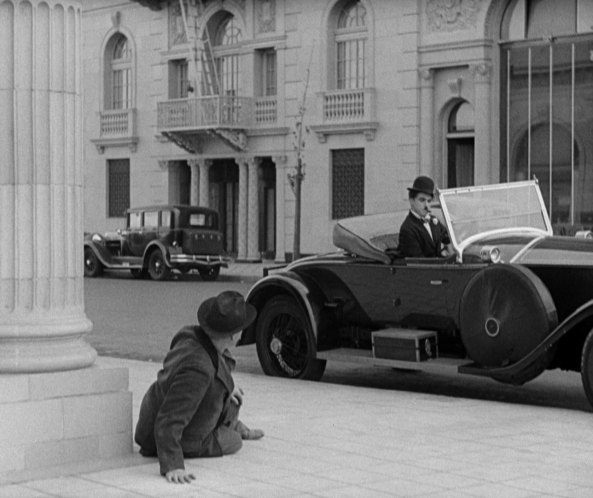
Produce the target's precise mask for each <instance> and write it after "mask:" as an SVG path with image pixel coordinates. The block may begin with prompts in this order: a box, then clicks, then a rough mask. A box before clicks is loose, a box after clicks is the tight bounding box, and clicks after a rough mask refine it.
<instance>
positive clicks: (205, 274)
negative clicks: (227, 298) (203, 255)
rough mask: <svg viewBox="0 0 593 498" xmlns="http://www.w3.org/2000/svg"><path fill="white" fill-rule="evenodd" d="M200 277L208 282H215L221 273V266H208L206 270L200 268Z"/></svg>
mask: <svg viewBox="0 0 593 498" xmlns="http://www.w3.org/2000/svg"><path fill="white" fill-rule="evenodd" d="M198 272H199V273H200V277H202V280H205V281H206V282H214V280H216V279H217V278H218V275H219V273H220V266H208V267H205V268H198Z"/></svg>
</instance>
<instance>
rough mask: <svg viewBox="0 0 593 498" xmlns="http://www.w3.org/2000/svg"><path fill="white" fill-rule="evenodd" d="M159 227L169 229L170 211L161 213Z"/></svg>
mask: <svg viewBox="0 0 593 498" xmlns="http://www.w3.org/2000/svg"><path fill="white" fill-rule="evenodd" d="M160 226H161V227H164V228H171V211H161V225H160Z"/></svg>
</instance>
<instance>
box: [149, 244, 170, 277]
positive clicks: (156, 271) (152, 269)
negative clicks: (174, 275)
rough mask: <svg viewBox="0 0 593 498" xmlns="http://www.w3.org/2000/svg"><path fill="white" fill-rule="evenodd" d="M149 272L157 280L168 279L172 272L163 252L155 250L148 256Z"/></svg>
mask: <svg viewBox="0 0 593 498" xmlns="http://www.w3.org/2000/svg"><path fill="white" fill-rule="evenodd" d="M148 274H149V275H150V278H152V279H153V280H157V281H162V280H166V279H167V278H169V275H170V274H171V269H170V268H169V267H168V266H167V262H166V261H165V257H164V256H163V253H162V252H161V251H159V250H155V251H153V252H152V253H151V254H150V257H149V258H148Z"/></svg>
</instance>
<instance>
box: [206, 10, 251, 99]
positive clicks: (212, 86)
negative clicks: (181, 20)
mask: <svg viewBox="0 0 593 498" xmlns="http://www.w3.org/2000/svg"><path fill="white" fill-rule="evenodd" d="M209 24H213V26H209V27H208V28H207V29H206V30H204V44H205V46H210V34H211V33H214V36H213V37H212V54H211V55H212V57H213V61H209V60H206V61H204V64H203V66H204V73H205V74H203V78H204V81H203V82H202V85H203V86H204V87H205V91H206V93H205V94H206V95H208V94H219V95H229V96H235V95H239V94H240V88H241V84H240V83H241V81H240V75H241V72H240V65H239V60H240V54H239V52H240V49H241V46H240V44H241V42H242V40H243V33H242V31H241V28H240V26H239V25H238V23H237V21H236V19H235V17H234V16H233V15H232V14H230V13H228V12H220V13H218V14H217V15H215V16H213V18H212V19H211V21H210V22H209Z"/></svg>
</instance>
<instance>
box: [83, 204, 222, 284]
mask: <svg viewBox="0 0 593 498" xmlns="http://www.w3.org/2000/svg"><path fill="white" fill-rule="evenodd" d="M229 261H230V258H228V257H227V256H226V255H225V252H224V250H223V240H222V233H221V232H220V230H219V228H218V213H217V212H216V211H214V210H212V209H207V208H203V207H198V206H183V205H166V206H148V207H138V208H132V209H128V210H127V212H126V227H125V228H123V229H121V230H117V232H110V233H106V234H103V235H102V234H99V233H93V234H87V235H86V236H85V239H84V274H85V276H86V277H96V276H98V275H100V274H101V273H102V272H103V270H104V269H109V270H127V271H130V272H131V273H132V275H134V277H137V278H144V277H146V276H150V278H152V279H153V280H165V279H167V278H168V277H169V276H170V274H171V271H172V270H177V271H179V272H181V273H187V272H188V271H190V270H197V271H198V272H199V273H200V276H201V277H202V279H204V280H216V279H217V278H218V275H219V273H220V269H221V268H226V267H228V262H229Z"/></svg>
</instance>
